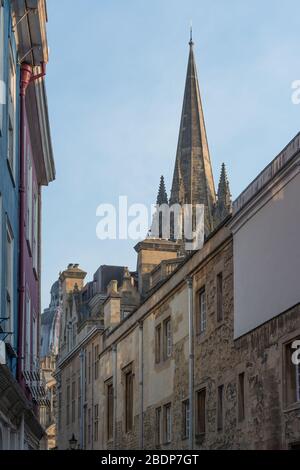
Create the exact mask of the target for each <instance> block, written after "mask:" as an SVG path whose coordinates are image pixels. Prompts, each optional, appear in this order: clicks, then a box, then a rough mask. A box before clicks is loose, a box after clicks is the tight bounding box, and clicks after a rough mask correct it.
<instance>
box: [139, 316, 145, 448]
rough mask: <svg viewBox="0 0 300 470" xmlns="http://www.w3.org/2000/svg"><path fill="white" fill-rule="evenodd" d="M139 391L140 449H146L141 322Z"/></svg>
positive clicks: (140, 323) (141, 329)
mask: <svg viewBox="0 0 300 470" xmlns="http://www.w3.org/2000/svg"><path fill="white" fill-rule="evenodd" d="M139 389H140V419H139V425H140V426H139V444H140V445H139V447H140V450H143V448H144V334H143V322H142V321H141V322H139Z"/></svg>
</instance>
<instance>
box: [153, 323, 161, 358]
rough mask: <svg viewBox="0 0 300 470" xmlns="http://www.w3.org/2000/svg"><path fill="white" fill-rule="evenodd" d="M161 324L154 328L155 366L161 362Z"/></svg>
mask: <svg viewBox="0 0 300 470" xmlns="http://www.w3.org/2000/svg"><path fill="white" fill-rule="evenodd" d="M161 326H162V325H161V323H159V324H158V325H156V326H155V333H154V334H155V364H159V363H160V362H161V360H162V354H161V350H162V347H161V343H162V341H161V339H162V327H161Z"/></svg>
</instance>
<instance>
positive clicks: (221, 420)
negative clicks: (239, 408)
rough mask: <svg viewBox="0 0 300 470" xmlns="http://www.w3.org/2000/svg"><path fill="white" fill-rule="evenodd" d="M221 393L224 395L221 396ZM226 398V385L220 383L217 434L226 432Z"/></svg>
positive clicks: (218, 388) (218, 386)
mask: <svg viewBox="0 0 300 470" xmlns="http://www.w3.org/2000/svg"><path fill="white" fill-rule="evenodd" d="M220 391H222V395H220ZM221 396H222V400H221V401H220V397H221ZM224 397H225V384H224V383H218V385H217V397H216V399H217V416H216V418H217V432H218V433H221V432H223V431H224V424H225V423H224V415H225V413H224V411H225V407H224ZM220 404H221V405H222V409H221V412H220Z"/></svg>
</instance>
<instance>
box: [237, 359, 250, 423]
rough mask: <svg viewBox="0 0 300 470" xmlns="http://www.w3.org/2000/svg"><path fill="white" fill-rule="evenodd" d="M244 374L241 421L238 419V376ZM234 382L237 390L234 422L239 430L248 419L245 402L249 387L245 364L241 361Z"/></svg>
mask: <svg viewBox="0 0 300 470" xmlns="http://www.w3.org/2000/svg"><path fill="white" fill-rule="evenodd" d="M241 374H244V419H243V420H242V421H240V420H239V406H240V405H239V376H240V375H241ZM235 383H236V392H237V402H236V423H237V429H238V430H241V429H242V428H244V427H245V426H246V424H247V419H248V409H247V403H249V389H248V381H247V373H246V364H245V363H241V364H239V365H238V366H237V368H236V375H235Z"/></svg>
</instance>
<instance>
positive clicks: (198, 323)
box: [195, 283, 208, 336]
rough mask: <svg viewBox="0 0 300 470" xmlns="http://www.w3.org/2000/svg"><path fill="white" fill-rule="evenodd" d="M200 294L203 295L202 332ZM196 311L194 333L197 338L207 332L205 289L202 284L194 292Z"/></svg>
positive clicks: (204, 285)
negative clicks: (203, 316)
mask: <svg viewBox="0 0 300 470" xmlns="http://www.w3.org/2000/svg"><path fill="white" fill-rule="evenodd" d="M201 294H205V328H204V329H203V330H202V329H201V326H202V320H201V309H200V296H201ZM195 304H196V309H195V314H196V322H195V323H196V333H197V335H199V336H204V335H205V334H206V331H207V317H208V315H207V313H208V312H207V289H206V284H205V283H203V285H202V286H201V287H200V288H199V289H197V291H196V302H195Z"/></svg>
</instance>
